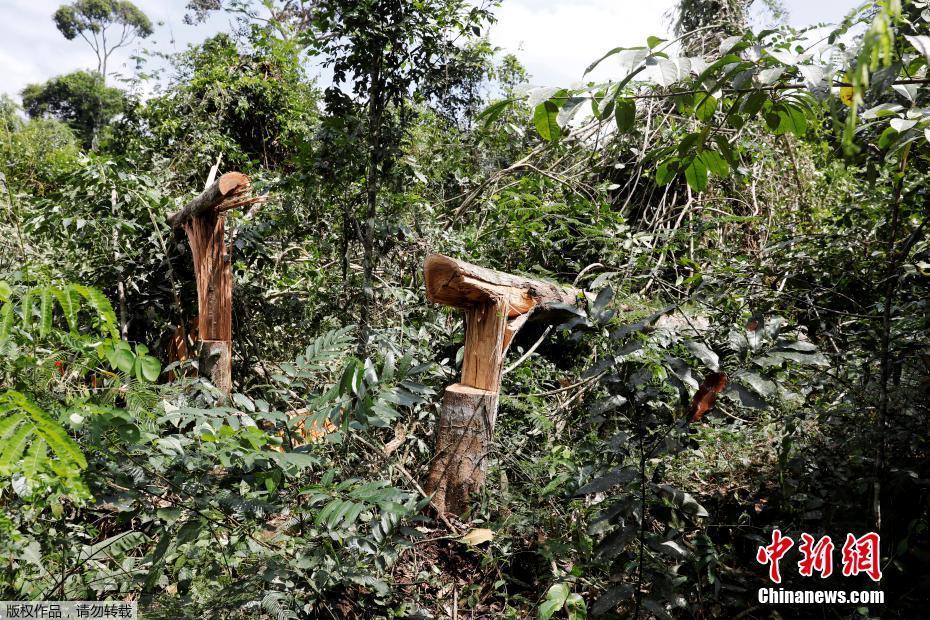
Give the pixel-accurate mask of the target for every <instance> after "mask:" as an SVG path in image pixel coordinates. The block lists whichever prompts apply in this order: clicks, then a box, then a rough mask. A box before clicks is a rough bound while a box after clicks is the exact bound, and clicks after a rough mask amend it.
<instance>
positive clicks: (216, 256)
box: [168, 172, 267, 395]
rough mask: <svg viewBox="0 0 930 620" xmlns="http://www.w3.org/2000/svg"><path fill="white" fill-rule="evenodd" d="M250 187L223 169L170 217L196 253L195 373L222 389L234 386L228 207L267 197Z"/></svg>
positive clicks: (241, 177)
mask: <svg viewBox="0 0 930 620" xmlns="http://www.w3.org/2000/svg"><path fill="white" fill-rule="evenodd" d="M251 192H252V183H251V181H250V180H249V177H247V176H246V175H244V174H242V173H240V172H227V173H226V174H224V175H223V176H221V177H220V178H219V179H217V180H216V181H215V182H214V183H211V184H210V185H209V186H208V187H207V188H206V189H205V190H204V191H203V192H201V194H200V195H199V196H197V197H196V198H194V199H193V200H191V201H190V202H189V203H187V204H186V205H185V206H184V207H183V208H182V209H180V210H179V211H177V212H176V213H174V214H172V215H170V216H169V217H168V223H169V224H170V225H171V227H172V228H181V227H183V228H184V231H185V232H186V233H187V239H188V241H189V242H190V246H191V254H192V256H193V259H194V275H195V277H196V279H197V309H198V312H199V318H198V325H197V327H198V330H197V331H198V334H199V340H200V347H199V354H198V360H199V361H198V367H199V373H200V376H202V377H207V378H209V379H210V381H211V383H213V385H215V386H216V387H217V388H218V389H219V390H220V391H221V392H222V393H223V394H225V395H229V394H230V393H231V392H232V266H231V265H230V263H229V259H228V257H227V254H226V240H225V232H226V231H225V223H226V211H228V210H230V209H235V208H238V207H241V206H244V205H249V204H255V203H259V202H264V201H265V200H266V199H267V198H266V197H265V196H255V197H252V196H251Z"/></svg>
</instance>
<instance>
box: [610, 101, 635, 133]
mask: <svg viewBox="0 0 930 620" xmlns="http://www.w3.org/2000/svg"><path fill="white" fill-rule="evenodd" d="M614 118H615V119H616V121H617V131H619V132H620V133H626V132H628V131H629V130H630V129H632V128H633V124H634V123H635V122H636V103H635V102H634V101H633V100H632V99H620V98H618V99H617V100H616V101H615V102H614Z"/></svg>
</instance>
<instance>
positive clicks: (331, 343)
mask: <svg viewBox="0 0 930 620" xmlns="http://www.w3.org/2000/svg"><path fill="white" fill-rule="evenodd" d="M354 329H355V327H354V326H352V325H350V326H348V327H343V328H341V329H334V330H331V331H328V332H326V333H324V334H322V335H320V336H318V337H317V338H315V339H314V340H313V342H311V343H310V345H309V346H308V347H307V350H306V351H305V352H304V354H303V355H302V356H300V357H298V358H297V365H298V366H300V367H301V369H302V370H308V371H310V372H318V371H321V370H325V363H326V362H329V361H332V360H333V359H335V358H337V357H339V356H341V355H343V354H344V353H345V352H346V351H347V350H348V349H349V347H350V346H351V345H352V337H351V333H352V331H353V330H354Z"/></svg>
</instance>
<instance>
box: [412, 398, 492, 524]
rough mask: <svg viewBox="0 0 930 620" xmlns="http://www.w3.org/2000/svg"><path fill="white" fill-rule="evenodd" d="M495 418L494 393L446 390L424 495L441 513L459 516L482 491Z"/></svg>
mask: <svg viewBox="0 0 930 620" xmlns="http://www.w3.org/2000/svg"><path fill="white" fill-rule="evenodd" d="M496 419H497V391H490V390H481V389H478V388H474V387H470V386H467V385H462V384H460V383H456V384H454V385H450V386H449V387H448V388H446V391H445V394H443V397H442V412H441V414H440V416H439V422H438V424H437V426H436V456H435V458H434V459H433V463H432V465H431V467H430V471H429V475H428V477H427V479H426V492H427V493H431V494H433V505H434V506H435V508H436V510H438V511H439V512H440V513H443V514H444V513H447V512H451V513H453V514H462V513H463V512H465V511H466V510H468V508H469V507H470V505H471V501H472V498H473V496H474V495H475V494H476V493H479V492H480V491H481V488H482V487H483V486H484V480H485V477H486V476H487V455H488V451H489V450H490V448H491V439H492V437H493V434H494V423H495V421H496Z"/></svg>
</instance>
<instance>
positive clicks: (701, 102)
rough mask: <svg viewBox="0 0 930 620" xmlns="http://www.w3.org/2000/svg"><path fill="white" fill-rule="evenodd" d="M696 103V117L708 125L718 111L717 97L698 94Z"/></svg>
mask: <svg viewBox="0 0 930 620" xmlns="http://www.w3.org/2000/svg"><path fill="white" fill-rule="evenodd" d="M695 101H696V104H697V105H696V107H695V108H694V115H695V116H697V118H698V120H700V121H702V122H705V123H706V122H707V121H709V120H710V119H712V118H713V117H714V112H716V111H717V98H716V97H714V96H713V95H710V94H707V93H698V94H697V95H696V96H695Z"/></svg>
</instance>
